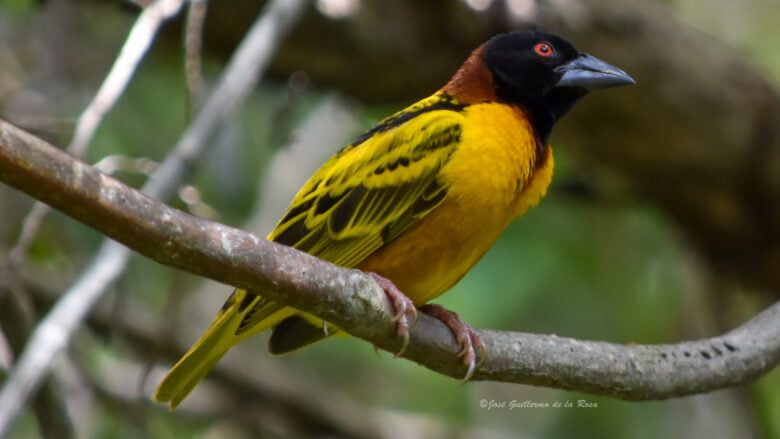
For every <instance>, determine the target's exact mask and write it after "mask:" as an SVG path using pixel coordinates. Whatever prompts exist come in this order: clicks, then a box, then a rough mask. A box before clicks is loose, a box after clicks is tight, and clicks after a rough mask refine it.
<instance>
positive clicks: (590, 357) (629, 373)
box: [0, 123, 780, 399]
mask: <svg viewBox="0 0 780 439" xmlns="http://www.w3.org/2000/svg"><path fill="white" fill-rule="evenodd" d="M0 180H2V181H4V182H5V183H7V184H10V185H11V186H14V187H16V188H18V189H20V190H22V191H24V192H26V193H28V194H29V195H31V196H33V197H35V198H39V199H41V200H42V201H45V202H47V203H50V204H51V205H52V206H54V207H56V208H57V209H60V210H62V211H63V212H65V213H66V214H68V215H70V216H72V217H74V218H76V219H77V220H79V221H82V222H84V223H85V224H87V225H90V226H91V227H94V228H96V229H97V230H99V231H101V232H102V233H104V234H106V235H108V236H109V237H111V238H113V239H116V240H118V241H120V242H123V243H125V244H126V245H128V246H130V247H131V248H133V249H134V250H136V251H138V252H139V253H142V254H144V255H146V256H148V257H150V258H152V259H154V260H156V261H158V262H160V263H163V264H166V265H170V266H173V267H177V268H181V269H184V270H187V271H190V272H192V273H195V274H199V275H202V276H206V277H209V278H212V279H214V280H217V281H220V282H224V283H227V284H230V285H235V286H238V287H242V288H247V289H250V290H259V291H263V294H265V295H267V296H269V297H271V298H273V299H276V300H280V301H282V302H284V303H288V304H290V305H292V306H294V307H296V308H299V309H302V310H304V311H307V312H311V313H312V314H315V315H317V316H319V317H322V318H324V319H325V320H327V321H330V322H333V323H335V324H337V325H338V326H340V327H342V328H344V329H345V330H347V332H349V333H351V334H353V335H355V336H357V337H360V338H363V339H365V340H368V341H370V342H372V343H374V344H375V345H376V346H378V347H380V348H382V349H385V350H388V351H390V352H395V351H397V350H398V348H399V341H398V340H397V339H396V338H395V337H394V336H393V332H394V324H393V322H392V318H391V312H390V309H389V305H388V304H387V303H386V300H385V297H384V293H383V292H382V290H381V289H380V288H379V287H378V285H376V283H375V282H374V281H373V280H372V279H371V278H370V277H369V276H366V275H364V274H362V273H361V272H359V271H357V270H351V269H345V268H341V267H337V266H334V265H332V264H329V263H327V262H324V261H321V260H319V259H316V258H314V257H312V256H310V255H307V254H305V253H302V252H299V251H297V250H294V249H292V248H288V247H285V246H281V245H278V244H274V243H272V242H268V241H265V240H262V239H259V238H257V237H256V236H254V235H251V234H249V233H246V232H242V231H240V230H236V229H233V228H230V227H227V226H224V225H221V224H216V223H211V222H208V221H204V220H201V219H198V218H194V217H192V216H190V215H187V214H185V213H183V212H180V211H178V210H175V209H172V208H170V207H168V206H166V205H164V204H162V203H160V202H157V201H155V200H153V199H151V198H149V197H147V196H145V195H143V194H141V193H140V192H138V191H136V190H134V189H131V188H129V187H127V186H125V185H123V184H122V183H120V182H118V181H116V180H114V179H112V178H110V177H107V176H105V175H103V174H100V173H99V172H97V171H96V170H95V169H94V168H91V167H90V166H88V165H86V164H84V163H81V162H79V161H77V160H75V159H73V158H72V157H70V156H68V155H67V154H66V153H64V152H62V151H60V150H58V149H56V148H54V147H52V146H50V145H48V144H46V143H45V142H43V141H41V140H40V139H37V138H35V137H33V136H31V135H29V134H27V133H25V132H23V131H21V130H18V129H16V128H14V127H13V126H11V125H9V124H7V123H2V124H0ZM483 337H484V338H485V342H486V344H487V346H488V352H489V354H488V357H487V360H486V361H485V362H484V363H483V364H482V366H481V367H480V368H478V370H477V372H476V374H475V379H486V380H496V381H509V382H517V383H526V384H535V385H546V386H553V387H560V388H565V389H572V390H579V391H584V392H591V393H598V394H604V395H609V396H614V397H618V398H624V399H662V398H668V397H673V396H681V395H687V394H693V393H701V392H707V391H711V390H715V389H720V388H724V387H728V386H734V385H738V384H743V383H747V382H749V381H751V380H752V379H754V378H756V377H758V376H760V375H761V374H763V373H765V372H766V371H768V370H771V369H772V368H773V367H774V366H775V365H776V364H777V363H778V362H779V361H780V303H777V304H775V305H772V306H770V307H769V308H767V309H766V310H765V311H763V312H762V313H760V314H759V315H758V316H756V317H754V318H753V319H752V320H750V321H749V322H748V323H746V324H744V325H743V326H741V327H739V328H737V329H735V330H733V331H731V332H729V333H727V334H724V335H722V336H719V337H714V338H711V339H704V340H699V341H691V342H683V343H679V344H670V345H618V344H611V343H603V342H589V341H580V340H575V339H571V338H564V337H557V336H555V335H534V334H524V333H510V332H496V331H483ZM457 351H458V346H457V344H456V343H455V341H454V340H453V338H452V335H451V334H450V332H449V330H448V329H447V328H446V327H445V326H444V325H443V324H442V323H441V322H439V321H438V320H435V319H432V318H428V317H426V316H421V319H420V321H419V322H418V323H417V326H416V327H415V328H414V330H413V331H412V334H411V343H410V345H409V348H408V349H407V352H406V353H405V354H404V357H406V358H409V359H411V360H413V361H416V362H418V363H420V364H422V365H424V366H426V367H428V368H430V369H432V370H435V371H438V372H441V373H443V374H446V375H449V376H453V377H460V376H463V374H464V373H465V371H464V370H463V367H462V365H461V363H460V362H459V361H458V360H457V358H456V353H457Z"/></svg>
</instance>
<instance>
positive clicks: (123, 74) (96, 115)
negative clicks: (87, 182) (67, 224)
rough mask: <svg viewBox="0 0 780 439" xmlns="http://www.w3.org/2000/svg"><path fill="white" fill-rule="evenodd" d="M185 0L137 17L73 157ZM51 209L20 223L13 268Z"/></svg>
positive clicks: (39, 207)
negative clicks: (20, 228)
mask: <svg viewBox="0 0 780 439" xmlns="http://www.w3.org/2000/svg"><path fill="white" fill-rule="evenodd" d="M183 3H184V0H157V1H156V2H154V3H153V4H151V5H149V6H148V7H146V8H145V9H144V10H143V12H141V14H140V15H139V16H138V20H136V22H135V24H134V25H133V27H132V29H131V30H130V33H129V34H128V36H127V40H126V41H125V44H124V45H123V46H122V50H121V51H120V52H119V56H118V57H117V59H116V61H115V62H114V65H113V66H112V67H111V71H109V73H108V75H107V76H106V79H105V80H104V81H103V84H102V85H101V86H100V89H98V92H97V94H95V97H94V98H92V101H91V102H90V103H89V105H87V108H86V109H85V110H84V111H83V112H82V113H81V115H80V116H79V119H78V122H77V123H76V130H75V133H74V134H73V139H71V141H70V145H68V147H67V151H68V152H69V153H71V154H73V155H74V156H76V157H83V156H84V154H85V153H86V152H87V147H88V146H89V144H90V142H92V138H93V137H94V136H95V132H96V131H97V129H98V127H99V126H100V123H101V122H102V121H103V118H104V117H105V115H106V114H107V113H108V112H109V111H110V110H111V108H113V107H114V105H115V104H116V102H117V101H118V100H119V97H120V96H122V93H124V91H125V89H126V88H127V84H128V83H129V82H130V79H131V78H132V77H133V74H134V73H135V71H136V68H137V67H138V64H140V62H141V60H142V59H143V57H144V55H145V54H146V51H147V50H149V46H150V45H151V43H152V41H153V40H154V37H155V35H157V31H158V30H159V29H160V26H162V24H163V23H164V22H165V21H166V20H167V19H169V18H170V17H172V16H174V15H176V13H177V12H178V11H179V9H180V8H181V5H182V4H183ZM50 211H51V208H50V207H49V206H47V205H45V204H43V203H35V204H34V205H33V207H32V209H31V210H30V212H29V213H28V214H27V216H26V217H25V218H24V221H23V222H22V231H21V232H20V233H19V238H18V240H17V241H16V245H14V248H13V249H11V254H10V256H11V257H10V261H11V264H13V266H15V267H19V266H21V264H22V262H23V261H24V258H25V255H26V254H27V250H28V248H29V247H30V244H31V243H32V241H33V239H34V238H35V235H37V234H38V230H39V229H40V228H41V224H43V221H44V220H45V219H46V215H48V214H49V212H50Z"/></svg>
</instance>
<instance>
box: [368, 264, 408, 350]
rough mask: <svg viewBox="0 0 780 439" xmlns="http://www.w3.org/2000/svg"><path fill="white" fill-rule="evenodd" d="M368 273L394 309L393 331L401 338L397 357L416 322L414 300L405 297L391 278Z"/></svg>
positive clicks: (403, 348)
mask: <svg viewBox="0 0 780 439" xmlns="http://www.w3.org/2000/svg"><path fill="white" fill-rule="evenodd" d="M368 274H369V275H370V276H371V277H373V278H374V280H375V281H376V282H377V283H378V284H379V286H380V287H381V288H382V290H384V292H385V294H386V295H387V298H388V299H390V304H391V305H392V306H393V309H394V310H395V316H394V317H393V321H394V322H396V326H395V333H396V335H397V336H398V337H400V338H401V349H400V350H399V351H398V353H396V354H395V356H396V357H399V356H401V354H403V353H404V351H406V347H407V346H408V345H409V331H410V330H411V329H412V327H414V325H415V324H416V323H417V308H416V307H415V306H414V302H412V300H411V299H409V298H408V297H406V295H405V294H404V293H402V292H401V290H399V289H398V287H396V286H395V284H394V283H393V282H392V281H391V280H389V279H387V278H384V277H382V276H380V275H378V274H376V273H368Z"/></svg>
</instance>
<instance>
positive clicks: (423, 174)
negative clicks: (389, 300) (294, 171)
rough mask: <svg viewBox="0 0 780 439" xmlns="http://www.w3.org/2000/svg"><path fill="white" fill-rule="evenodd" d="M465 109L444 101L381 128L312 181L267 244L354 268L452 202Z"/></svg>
mask: <svg viewBox="0 0 780 439" xmlns="http://www.w3.org/2000/svg"><path fill="white" fill-rule="evenodd" d="M462 108H463V107H462V106H458V105H457V103H455V102H453V101H452V99H451V98H449V97H447V96H444V95H440V94H439V95H434V96H432V97H431V98H428V99H426V100H424V101H421V102H420V103H418V104H415V105H414V106H412V107H409V109H407V110H404V111H402V112H399V113H397V114H396V115H393V116H390V117H389V118H387V119H385V120H384V121H382V122H380V124H379V125H378V127H377V128H374V129H373V130H371V131H369V133H370V135H369V133H367V134H366V135H364V136H362V137H361V138H360V139H359V141H358V142H356V143H353V144H351V145H349V146H347V147H346V148H344V149H342V150H341V151H339V153H337V154H336V155H335V156H334V157H333V158H331V159H330V160H329V161H327V162H326V163H325V164H324V165H323V166H322V167H321V168H320V169H319V170H318V171H317V172H316V173H315V174H314V175H313V176H312V177H311V178H310V179H309V181H308V182H307V183H306V184H305V185H304V186H303V187H302V188H301V190H300V191H299V192H298V194H297V195H296V196H295V198H294V199H293V201H292V203H291V204H290V207H289V208H288V210H287V212H286V213H285V214H284V215H283V216H282V219H281V220H280V221H279V223H278V224H277V226H276V228H275V229H274V231H273V232H271V234H270V235H269V239H271V240H274V241H276V242H279V243H282V244H285V245H289V246H292V247H295V248H298V249H300V250H303V251H306V252H308V253H310V254H313V255H315V256H317V257H319V258H322V259H325V260H328V261H330V262H333V263H335V264H338V265H342V266H348V267H351V266H355V265H357V264H359V263H360V261H362V260H363V259H365V258H366V257H367V256H369V255H370V254H371V253H373V252H374V251H376V250H378V249H379V248H381V247H382V246H384V245H386V244H387V243H389V242H392V241H393V240H395V239H396V238H397V237H398V236H400V235H401V234H402V233H403V232H404V231H406V230H408V229H409V228H410V227H411V226H413V225H414V224H415V223H417V221H419V220H420V219H421V218H423V217H424V216H425V215H426V214H427V213H428V212H430V211H431V210H433V209H434V208H435V207H436V206H438V205H439V204H440V203H441V202H442V201H443V200H444V199H445V198H446V196H447V189H448V182H446V181H442V179H441V178H440V172H439V171H440V170H441V168H442V166H444V164H445V163H446V162H447V160H449V158H450V156H451V154H452V152H453V151H454V150H455V149H456V148H457V147H458V144H459V143H460V140H461V129H462V125H461V124H462V121H463V115H462V114H461V112H460V110H461V109H462ZM380 127H381V128H380Z"/></svg>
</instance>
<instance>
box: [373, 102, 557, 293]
mask: <svg viewBox="0 0 780 439" xmlns="http://www.w3.org/2000/svg"><path fill="white" fill-rule="evenodd" d="M464 116H465V117H466V121H465V123H464V124H463V132H462V140H461V144H460V146H459V147H458V149H457V150H456V151H455V152H454V153H453V156H452V157H451V159H450V160H449V161H448V162H447V164H446V165H445V167H444V168H443V169H442V170H441V177H442V179H444V180H446V181H447V182H448V183H449V184H450V185H449V192H448V195H447V198H446V199H445V201H444V202H443V203H442V204H441V205H439V206H438V207H437V208H436V209H435V210H434V211H432V212H431V213H429V214H428V215H427V216H426V217H425V218H423V219H422V220H421V221H420V223H419V224H417V225H415V226H413V228H412V229H410V230H408V231H406V232H405V233H404V234H403V235H402V236H400V237H399V238H398V239H397V240H395V241H393V242H392V243H391V244H389V245H387V246H386V247H384V248H382V249H381V250H379V251H377V252H376V253H374V254H373V255H371V256H369V257H368V258H367V259H366V260H364V261H363V262H362V263H361V264H360V266H359V268H360V269H362V270H365V271H373V272H376V273H379V274H380V275H382V276H385V277H387V278H388V279H391V280H392V281H393V282H394V283H395V284H396V286H398V288H400V289H401V291H403V292H404V293H405V294H406V295H407V296H409V298H411V299H412V300H413V301H414V302H415V303H416V304H418V305H419V304H423V303H425V302H427V301H429V300H431V299H433V298H435V297H436V296H438V295H440V294H441V293H443V292H444V291H446V290H447V289H449V288H450V287H452V286H453V285H454V284H455V283H456V282H457V281H458V280H460V278H461V277H463V275H464V274H466V272H467V271H468V270H469V269H470V268H471V267H473V266H474V264H476V263H477V261H479V259H480V258H481V257H482V255H484V254H485V252H487V250H488V249H489V248H490V247H491V246H492V245H493V243H494V242H495V240H496V239H497V238H498V236H499V235H500V234H501V232H502V231H503V230H504V228H505V227H506V226H507V225H508V224H509V223H510V222H511V221H512V220H513V219H514V218H516V217H517V216H518V215H520V214H522V213H523V212H525V210H527V209H528V208H529V207H531V206H533V205H535V204H536V203H538V201H539V199H540V198H541V197H542V196H543V195H544V193H545V192H546V190H547V186H548V185H549V183H550V179H551V176H552V169H553V160H552V152H551V149H550V148H549V147H547V148H545V149H544V151H545V154H546V156H545V157H540V158H539V159H538V160H537V148H536V141H535V139H534V136H533V134H532V131H531V128H530V125H529V123H528V121H527V120H526V118H525V117H524V115H523V113H521V112H520V111H519V110H517V109H514V108H511V107H509V106H506V105H502V104H495V103H486V104H476V105H471V106H469V107H467V108H466V110H465V111H464Z"/></svg>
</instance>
